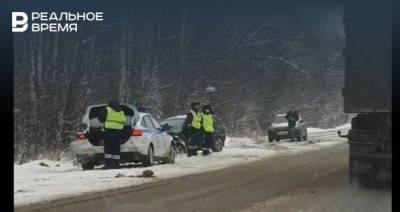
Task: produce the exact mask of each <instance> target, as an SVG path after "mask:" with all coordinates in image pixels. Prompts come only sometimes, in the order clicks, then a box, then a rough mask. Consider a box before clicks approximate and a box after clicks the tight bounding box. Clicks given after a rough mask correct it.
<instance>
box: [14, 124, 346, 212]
mask: <svg viewBox="0 0 400 212" xmlns="http://www.w3.org/2000/svg"><path fill="white" fill-rule="evenodd" d="M349 128H350V125H344V126H340V127H338V128H335V129H324V130H322V129H316V128H312V129H310V130H309V132H310V133H309V137H310V138H309V141H305V142H294V143H292V142H285V141H282V142H279V143H268V142H267V141H268V138H267V137H264V138H259V139H255V140H253V139H250V138H232V137H228V138H227V140H226V141H225V144H226V147H225V149H224V150H223V151H222V152H219V153H212V154H210V155H208V156H202V155H201V154H200V155H199V156H197V157H190V158H188V157H186V156H185V155H182V154H180V155H178V156H177V159H176V162H175V164H162V165H155V166H153V167H150V168H145V167H141V166H140V165H131V166H130V167H129V168H124V169H117V170H90V171H82V169H81V168H80V166H75V165H73V162H72V161H69V160H64V161H49V160H40V161H33V162H30V163H26V164H22V165H14V204H15V205H24V204H29V203H35V202H40V201H46V200H52V199H57V198H62V197H68V196H74V195H80V194H84V193H87V192H94V191H101V190H106V189H115V188H120V187H127V186H134V185H139V184H143V183H148V182H152V181H158V180H163V179H168V178H173V177H178V176H183V175H188V174H195V173H201V172H205V171H210V170H216V169H221V168H224V167H228V166H233V165H236V164H240V163H246V162H249V161H254V160H257V159H261V158H266V157H272V156H276V155H277V154H297V153H299V152H304V151H309V150H313V149H318V148H325V147H327V146H332V145H337V144H340V143H344V142H346V140H345V139H342V138H338V137H337V136H331V137H330V138H326V135H324V134H327V132H334V131H336V130H338V129H345V130H346V129H349ZM313 134H314V135H313ZM324 136H325V137H324ZM320 137H321V138H322V137H323V138H324V139H319V138H320ZM40 164H42V165H40ZM146 169H151V170H152V171H153V172H154V175H155V176H154V177H151V178H143V177H140V175H141V173H142V172H143V171H144V170H146ZM117 175H119V176H118V177H116V176H117Z"/></svg>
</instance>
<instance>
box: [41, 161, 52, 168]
mask: <svg viewBox="0 0 400 212" xmlns="http://www.w3.org/2000/svg"><path fill="white" fill-rule="evenodd" d="M39 166H46V167H50V166H49V165H47V164H46V163H45V162H43V161H40V163H39Z"/></svg>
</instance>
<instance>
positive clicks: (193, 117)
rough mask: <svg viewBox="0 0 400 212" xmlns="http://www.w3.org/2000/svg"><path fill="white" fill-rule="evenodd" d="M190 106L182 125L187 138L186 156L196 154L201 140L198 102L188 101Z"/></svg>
mask: <svg viewBox="0 0 400 212" xmlns="http://www.w3.org/2000/svg"><path fill="white" fill-rule="evenodd" d="M190 108H191V109H190V111H189V112H188V113H187V114H186V120H185V122H184V125H183V126H184V128H185V131H186V135H187V138H188V142H187V156H188V157H190V156H193V155H197V150H198V149H199V148H200V146H201V142H202V132H201V113H200V103H199V102H192V103H190Z"/></svg>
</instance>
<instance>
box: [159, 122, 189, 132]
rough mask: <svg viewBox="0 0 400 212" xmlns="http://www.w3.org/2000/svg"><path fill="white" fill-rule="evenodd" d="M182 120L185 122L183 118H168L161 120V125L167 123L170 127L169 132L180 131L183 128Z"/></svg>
mask: <svg viewBox="0 0 400 212" xmlns="http://www.w3.org/2000/svg"><path fill="white" fill-rule="evenodd" d="M183 122H185V119H168V120H165V121H163V122H162V125H164V124H168V125H169V126H171V127H172V128H171V129H170V130H168V131H169V132H173V133H180V132H181V131H182V128H183Z"/></svg>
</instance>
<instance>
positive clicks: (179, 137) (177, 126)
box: [161, 115, 226, 152]
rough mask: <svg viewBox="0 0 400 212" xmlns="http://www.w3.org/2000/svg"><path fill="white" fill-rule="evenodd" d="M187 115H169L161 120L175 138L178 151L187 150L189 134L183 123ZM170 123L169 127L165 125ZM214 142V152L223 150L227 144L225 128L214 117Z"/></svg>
mask: <svg viewBox="0 0 400 212" xmlns="http://www.w3.org/2000/svg"><path fill="white" fill-rule="evenodd" d="M185 119H186V115H179V116H173V117H169V118H167V119H165V120H163V121H162V122H161V125H162V126H164V128H165V129H167V132H168V133H169V134H170V135H171V136H172V137H173V138H174V142H175V146H176V150H177V151H178V152H186V142H187V140H188V136H187V135H186V134H185V132H184V131H183V123H184V122H185ZM165 125H168V127H165ZM214 130H215V133H214V136H215V138H214V141H215V142H214V144H213V146H212V147H211V149H212V151H213V152H221V151H222V149H223V147H224V146H225V139H226V135H225V129H224V127H223V126H222V124H221V122H220V121H219V120H218V119H215V118H214Z"/></svg>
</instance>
